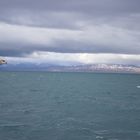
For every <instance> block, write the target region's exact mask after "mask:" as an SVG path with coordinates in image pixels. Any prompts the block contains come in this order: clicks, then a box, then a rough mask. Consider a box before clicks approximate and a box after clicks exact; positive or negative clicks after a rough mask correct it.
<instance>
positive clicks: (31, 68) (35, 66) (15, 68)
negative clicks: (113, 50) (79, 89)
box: [0, 63, 140, 73]
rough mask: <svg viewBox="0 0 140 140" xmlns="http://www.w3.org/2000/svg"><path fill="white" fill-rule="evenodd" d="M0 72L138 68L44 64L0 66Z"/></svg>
mask: <svg viewBox="0 0 140 140" xmlns="http://www.w3.org/2000/svg"><path fill="white" fill-rule="evenodd" d="M0 71H50V72H105V73H140V66H135V65H122V64H88V65H86V64H81V65H71V66H62V65H52V64H45V63H41V64H35V63H19V64H7V65H1V66H0Z"/></svg>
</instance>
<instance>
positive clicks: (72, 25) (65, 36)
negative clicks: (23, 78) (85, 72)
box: [0, 0, 140, 65]
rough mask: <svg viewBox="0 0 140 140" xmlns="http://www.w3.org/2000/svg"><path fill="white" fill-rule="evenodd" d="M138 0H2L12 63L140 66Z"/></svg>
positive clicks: (0, 46) (5, 44)
mask: <svg viewBox="0 0 140 140" xmlns="http://www.w3.org/2000/svg"><path fill="white" fill-rule="evenodd" d="M139 6H140V1H139V0H0V56H1V57H3V58H6V59H7V60H8V61H9V62H11V63H15V62H16V63H20V62H29V61H31V62H35V63H40V62H41V63H44V62H46V63H56V64H79V63H80V64H81V63H83V64H89V63H116V64H137V65H140V8H139Z"/></svg>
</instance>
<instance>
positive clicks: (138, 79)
mask: <svg viewBox="0 0 140 140" xmlns="http://www.w3.org/2000/svg"><path fill="white" fill-rule="evenodd" d="M138 85H140V75H134V74H93V73H47V72H0V140H139V139H140V88H138V87H137V86H138Z"/></svg>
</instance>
